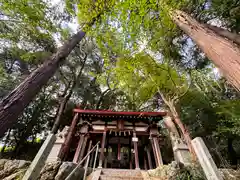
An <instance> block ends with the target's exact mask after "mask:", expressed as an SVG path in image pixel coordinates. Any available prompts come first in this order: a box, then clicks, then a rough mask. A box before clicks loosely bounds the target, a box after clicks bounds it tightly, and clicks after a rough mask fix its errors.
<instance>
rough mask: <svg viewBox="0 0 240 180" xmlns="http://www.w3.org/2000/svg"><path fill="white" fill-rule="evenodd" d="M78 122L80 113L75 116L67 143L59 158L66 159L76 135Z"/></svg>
mask: <svg viewBox="0 0 240 180" xmlns="http://www.w3.org/2000/svg"><path fill="white" fill-rule="evenodd" d="M77 122H78V113H76V114H75V116H74V118H73V120H72V124H71V126H70V129H69V132H68V135H67V138H66V139H65V142H64V143H63V145H62V148H61V151H60V153H59V155H58V157H59V158H60V159H61V160H63V159H64V158H66V156H67V154H68V151H69V149H70V145H71V141H72V136H73V134H75V131H76V125H77Z"/></svg>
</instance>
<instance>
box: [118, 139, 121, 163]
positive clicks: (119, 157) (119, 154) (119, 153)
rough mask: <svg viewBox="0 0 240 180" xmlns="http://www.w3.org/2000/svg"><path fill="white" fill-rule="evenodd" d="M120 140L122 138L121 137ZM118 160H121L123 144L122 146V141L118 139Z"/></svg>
mask: <svg viewBox="0 0 240 180" xmlns="http://www.w3.org/2000/svg"><path fill="white" fill-rule="evenodd" d="M119 138H120V137H119ZM117 157H118V160H119V161H120V160H121V144H120V139H118V156H117Z"/></svg>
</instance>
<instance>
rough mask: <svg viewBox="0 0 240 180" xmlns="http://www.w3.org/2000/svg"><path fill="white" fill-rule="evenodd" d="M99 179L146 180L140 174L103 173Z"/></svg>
mask: <svg viewBox="0 0 240 180" xmlns="http://www.w3.org/2000/svg"><path fill="white" fill-rule="evenodd" d="M99 180H144V179H143V178H142V177H140V176H115V175H101V176H100V178H99Z"/></svg>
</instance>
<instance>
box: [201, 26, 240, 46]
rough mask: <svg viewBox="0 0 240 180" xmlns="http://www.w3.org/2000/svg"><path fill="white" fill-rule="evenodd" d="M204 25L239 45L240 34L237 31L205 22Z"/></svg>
mask: <svg viewBox="0 0 240 180" xmlns="http://www.w3.org/2000/svg"><path fill="white" fill-rule="evenodd" d="M205 26H206V27H207V28H209V29H211V30H213V31H214V32H215V33H217V34H219V35H220V36H222V37H225V38H227V39H229V40H231V41H233V42H234V43H236V44H238V45H240V35H239V34H237V33H233V32H230V31H228V30H226V29H223V28H220V27H217V26H212V25H210V24H205Z"/></svg>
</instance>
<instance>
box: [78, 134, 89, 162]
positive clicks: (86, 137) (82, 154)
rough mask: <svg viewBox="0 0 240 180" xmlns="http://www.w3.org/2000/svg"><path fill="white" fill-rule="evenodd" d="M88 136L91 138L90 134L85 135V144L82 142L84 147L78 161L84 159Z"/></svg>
mask: <svg viewBox="0 0 240 180" xmlns="http://www.w3.org/2000/svg"><path fill="white" fill-rule="evenodd" d="M88 138H89V136H88V135H86V136H84V140H83V144H82V148H81V152H80V156H79V159H78V162H80V161H81V160H82V158H84V157H83V156H84V153H85V149H86V145H87V141H88Z"/></svg>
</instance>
